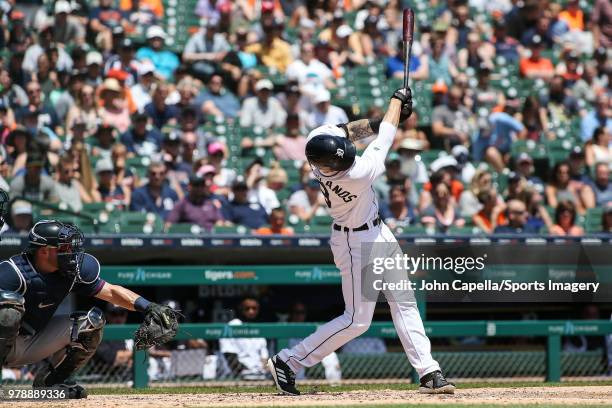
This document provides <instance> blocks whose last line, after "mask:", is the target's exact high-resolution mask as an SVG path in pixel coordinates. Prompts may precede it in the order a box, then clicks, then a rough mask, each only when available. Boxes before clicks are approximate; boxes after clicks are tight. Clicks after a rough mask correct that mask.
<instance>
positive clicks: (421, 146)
mask: <svg viewBox="0 0 612 408" xmlns="http://www.w3.org/2000/svg"><path fill="white" fill-rule="evenodd" d="M400 149H404V150H425V142H424V141H422V140H419V139H412V138H408V139H404V140H402V143H401V144H400V145H399V147H398V150H400Z"/></svg>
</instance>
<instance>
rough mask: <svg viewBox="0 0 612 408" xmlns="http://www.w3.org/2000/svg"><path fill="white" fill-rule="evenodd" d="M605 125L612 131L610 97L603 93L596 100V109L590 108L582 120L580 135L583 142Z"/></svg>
mask: <svg viewBox="0 0 612 408" xmlns="http://www.w3.org/2000/svg"><path fill="white" fill-rule="evenodd" d="M598 127H605V128H606V129H608V132H612V107H611V106H610V97H609V96H608V94H606V93H602V94H601V95H599V96H598V97H597V99H596V100H595V106H594V109H592V110H590V111H589V112H588V113H587V114H586V115H585V116H584V117H583V118H582V121H581V122H580V137H581V138H582V141H583V142H587V141H589V140H591V138H592V137H593V133H594V132H595V129H597V128H598Z"/></svg>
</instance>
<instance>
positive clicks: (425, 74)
mask: <svg viewBox="0 0 612 408" xmlns="http://www.w3.org/2000/svg"><path fill="white" fill-rule="evenodd" d="M417 44H419V43H418V42H417V43H415V44H414V45H413V46H412V47H413V48H412V55H411V56H410V63H409V67H408V69H409V70H410V78H412V79H414V80H415V81H418V80H426V79H427V78H429V66H428V64H427V57H426V56H425V54H424V53H423V50H422V47H420V45H417ZM389 52H390V53H391V56H389V57H388V58H387V61H386V74H387V77H388V78H403V77H404V52H403V42H402V41H401V40H398V42H397V45H396V46H395V47H394V48H391V49H390V50H389ZM413 113H414V112H413Z"/></svg>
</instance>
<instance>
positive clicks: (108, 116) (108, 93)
mask: <svg viewBox="0 0 612 408" xmlns="http://www.w3.org/2000/svg"><path fill="white" fill-rule="evenodd" d="M100 98H101V99H102V104H101V108H100V113H99V116H100V118H101V120H102V122H103V123H107V124H112V125H113V127H115V128H116V129H117V130H118V131H119V132H125V131H126V130H128V128H129V127H130V122H131V121H130V112H129V110H128V106H127V101H126V99H125V94H124V93H123V88H122V87H121V84H119V81H117V80H116V79H115V78H107V79H105V80H104V83H103V84H102V86H101V88H100Z"/></svg>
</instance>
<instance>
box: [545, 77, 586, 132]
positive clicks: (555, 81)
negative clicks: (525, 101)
mask: <svg viewBox="0 0 612 408" xmlns="http://www.w3.org/2000/svg"><path fill="white" fill-rule="evenodd" d="M567 88H568V83H567V81H566V80H565V79H563V77H562V76H560V75H555V76H554V77H553V78H552V79H551V80H550V83H549V87H548V91H546V90H543V91H542V92H541V93H540V95H539V100H540V106H541V107H543V108H544V112H546V122H545V123H546V125H548V123H557V124H558V125H557V126H561V125H563V124H569V122H570V120H571V118H572V116H575V115H576V114H577V113H578V101H577V100H576V98H574V97H573V96H572V95H571V94H570V93H569V92H568V91H567ZM555 136H556V135H554V134H553V137H555Z"/></svg>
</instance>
